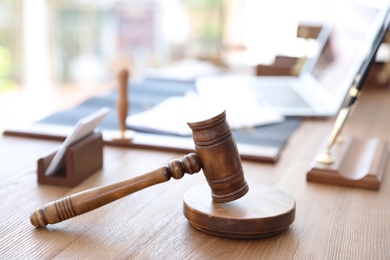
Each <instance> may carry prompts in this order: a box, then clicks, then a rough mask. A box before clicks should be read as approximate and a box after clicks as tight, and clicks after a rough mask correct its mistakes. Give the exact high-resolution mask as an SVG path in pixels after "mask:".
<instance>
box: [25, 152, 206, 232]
mask: <svg viewBox="0 0 390 260" xmlns="http://www.w3.org/2000/svg"><path fill="white" fill-rule="evenodd" d="M200 169H201V164H200V160H199V158H198V156H197V155H196V154H194V153H191V154H189V155H187V156H185V157H184V158H183V160H182V161H179V160H173V161H171V162H170V163H169V165H168V167H166V166H164V167H161V168H159V169H156V170H154V171H152V172H149V173H146V174H143V175H140V176H137V177H135V178H132V179H128V180H124V181H121V182H117V183H113V184H110V185H106V186H101V187H97V188H93V189H89V190H86V191H82V192H79V193H76V194H73V195H70V196H67V197H65V198H62V199H58V200H56V201H53V202H50V203H48V204H46V205H45V206H44V207H43V208H39V209H36V210H35V211H34V212H32V213H31V215H30V221H31V224H32V225H34V226H35V227H45V226H46V225H48V224H55V223H58V222H61V221H63V220H66V219H69V218H73V217H75V216H78V215H81V214H84V213H86V212H89V211H91V210H94V209H97V208H99V207H101V206H104V205H106V204H108V203H111V202H113V201H115V200H118V199H120V198H123V197H125V196H127V195H130V194H132V193H134V192H137V191H139V190H142V189H144V188H147V187H150V186H153V185H155V184H159V183H162V182H166V181H168V180H170V178H171V177H173V178H175V179H180V178H182V177H183V175H184V173H189V174H193V173H196V172H198V171H200Z"/></svg>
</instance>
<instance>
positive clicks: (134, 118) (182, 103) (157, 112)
mask: <svg viewBox="0 0 390 260" xmlns="http://www.w3.org/2000/svg"><path fill="white" fill-rule="evenodd" d="M224 110H225V111H226V117H227V121H228V123H229V125H230V127H231V128H232V129H242V128H245V129H247V128H253V127H256V126H260V125H266V124H272V123H279V122H282V121H283V120H284V117H283V116H282V115H281V114H280V113H278V112H276V111H275V110H273V109H272V108H267V107H263V106H260V105H259V104H258V102H257V100H256V99H255V97H254V95H253V93H252V92H251V90H250V89H249V87H248V88H246V87H239V88H237V87H229V86H221V87H213V88H200V87H198V88H197V92H194V91H192V92H187V93H186V94H185V95H184V96H175V97H170V98H168V99H166V100H165V101H163V102H161V103H160V104H158V105H156V106H154V107H153V108H151V109H150V110H147V111H145V112H142V113H139V114H135V115H131V116H128V117H127V119H126V125H127V127H128V128H130V129H134V130H138V131H144V132H152V133H162V134H173V135H180V136H188V135H191V134H192V132H191V129H190V128H189V127H188V125H187V122H198V121H202V120H205V119H209V118H211V117H214V116H216V115H218V114H220V113H221V112H222V111H224Z"/></svg>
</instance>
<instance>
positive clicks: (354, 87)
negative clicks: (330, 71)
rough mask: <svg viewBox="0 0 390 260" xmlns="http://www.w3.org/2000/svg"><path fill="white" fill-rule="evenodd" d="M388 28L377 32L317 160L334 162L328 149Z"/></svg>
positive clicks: (345, 119) (342, 123) (356, 97)
mask: <svg viewBox="0 0 390 260" xmlns="http://www.w3.org/2000/svg"><path fill="white" fill-rule="evenodd" d="M388 29H389V24H388V23H387V24H385V25H384V27H383V28H382V30H381V32H380V33H379V35H378V37H377V39H376V40H375V42H374V45H373V47H372V50H371V52H370V54H369V56H368V58H367V59H366V60H365V62H364V63H363V65H362V67H361V68H360V71H359V73H358V74H357V76H356V77H355V79H354V81H353V83H352V86H351V88H350V90H349V94H348V95H349V99H348V101H347V102H346V105H345V107H344V108H342V109H340V111H339V113H338V114H337V117H336V121H335V123H334V126H333V129H332V132H331V134H330V138H329V141H328V144H327V146H326V148H325V150H324V151H323V152H322V153H321V154H319V155H318V156H317V158H316V159H317V161H318V162H320V163H323V164H332V163H333V162H334V159H333V157H332V155H331V154H330V150H331V148H332V146H333V145H334V144H335V143H336V141H337V139H338V138H339V136H340V133H341V130H342V129H343V127H344V125H345V122H346V121H347V118H348V116H349V115H350V114H351V113H352V111H353V109H354V107H355V106H356V103H357V101H358V99H359V96H360V93H361V91H362V89H363V86H364V83H365V82H366V80H367V77H368V73H369V72H370V70H371V68H372V66H373V64H374V63H375V57H376V53H377V52H378V49H379V46H380V45H381V43H382V41H383V38H384V37H385V35H386V32H387V31H388Z"/></svg>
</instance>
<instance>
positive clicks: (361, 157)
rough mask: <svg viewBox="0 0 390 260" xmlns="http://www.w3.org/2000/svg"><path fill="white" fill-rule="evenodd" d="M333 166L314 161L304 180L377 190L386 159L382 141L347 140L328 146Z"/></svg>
mask: <svg viewBox="0 0 390 260" xmlns="http://www.w3.org/2000/svg"><path fill="white" fill-rule="evenodd" d="M332 156H333V158H334V163H332V164H325V163H320V162H318V161H317V160H316V159H314V161H313V163H312V166H311V168H310V170H309V171H308V173H307V176H306V177H307V181H312V182H321V183H330V184H338V185H343V186H350V187H358V188H366V189H373V190H378V189H379V188H380V184H381V181H382V178H383V174H384V170H385V166H386V163H387V160H388V157H389V146H388V143H387V142H386V141H384V140H379V139H377V138H372V139H368V140H361V139H358V138H353V137H348V138H345V140H344V141H343V142H342V143H337V144H335V145H334V146H333V147H332Z"/></svg>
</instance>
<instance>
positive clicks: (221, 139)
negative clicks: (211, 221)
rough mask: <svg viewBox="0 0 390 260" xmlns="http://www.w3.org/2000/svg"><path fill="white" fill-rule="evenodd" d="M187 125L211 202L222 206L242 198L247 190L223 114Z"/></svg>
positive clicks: (234, 144) (230, 133)
mask: <svg viewBox="0 0 390 260" xmlns="http://www.w3.org/2000/svg"><path fill="white" fill-rule="evenodd" d="M188 125H189V127H190V128H191V130H192V137H193V139H194V142H195V149H196V153H197V155H198V157H199V159H200V161H201V164H202V169H203V173H204V175H205V177H206V180H207V182H208V184H209V186H210V188H211V195H212V199H213V202H216V203H224V202H229V201H233V200H236V199H238V198H241V197H242V196H244V195H245V194H246V193H247V192H248V190H249V187H248V184H247V183H246V181H245V178H244V172H243V169H242V165H241V158H240V154H239V153H238V149H237V146H236V142H235V140H234V137H233V135H232V132H231V130H230V127H229V125H228V123H227V121H226V113H225V112H222V113H221V114H219V115H217V116H215V117H213V118H210V119H208V120H204V121H201V122H196V123H188Z"/></svg>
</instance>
